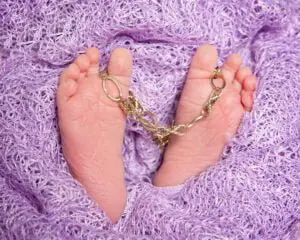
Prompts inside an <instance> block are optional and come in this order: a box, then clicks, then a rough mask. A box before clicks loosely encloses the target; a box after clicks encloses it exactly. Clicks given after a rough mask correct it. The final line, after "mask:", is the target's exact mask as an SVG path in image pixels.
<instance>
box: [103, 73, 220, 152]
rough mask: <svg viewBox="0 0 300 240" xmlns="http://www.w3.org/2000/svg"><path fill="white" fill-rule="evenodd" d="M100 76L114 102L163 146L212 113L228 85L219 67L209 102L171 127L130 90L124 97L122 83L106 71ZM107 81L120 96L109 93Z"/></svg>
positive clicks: (212, 78) (212, 79)
mask: <svg viewBox="0 0 300 240" xmlns="http://www.w3.org/2000/svg"><path fill="white" fill-rule="evenodd" d="M99 76H100V78H101V79H102V80H103V81H102V87H103V91H104V92H105V94H106V95H107V97H108V98H109V99H111V100H112V101H114V102H118V104H119V107H120V108H121V109H122V110H123V111H124V113H125V114H127V115H128V116H129V117H132V118H133V119H135V120H136V121H137V122H139V123H140V124H141V125H142V126H143V127H144V128H145V129H146V130H148V131H150V132H151V133H152V138H153V141H154V142H155V143H157V144H158V145H160V146H161V147H163V146H165V145H166V144H168V142H169V137H170V135H172V134H173V135H177V136H183V135H184V134H185V132H186V130H187V129H189V128H191V127H193V126H194V125H195V124H196V123H198V122H199V121H201V120H203V119H204V118H206V117H207V116H208V115H209V114H210V112H211V110H212V107H213V105H214V104H215V103H216V102H217V101H218V100H219V98H220V95H221V93H222V90H223V89H224V88H225V86H226V81H225V79H224V76H223V74H222V72H221V69H220V68H219V67H217V68H216V69H215V70H214V71H213V75H212V77H211V78H210V80H211V85H212V88H213V90H212V92H211V95H210V97H209V99H208V101H207V103H206V104H205V105H204V106H203V108H202V110H201V112H200V114H199V115H198V116H197V117H196V118H194V119H193V120H192V121H191V122H190V123H187V124H175V123H174V122H173V123H172V125H171V126H170V127H163V126H159V123H158V119H157V117H156V116H155V115H154V114H153V113H152V112H150V111H147V110H145V109H144V108H143V106H142V105H141V103H140V102H139V101H138V100H137V99H136V97H135V96H134V95H133V93H132V92H131V91H129V95H128V97H127V98H123V96H122V91H121V87H120V84H119V82H118V81H117V80H116V79H114V78H112V77H110V76H109V75H108V74H107V73H106V72H100V73H99ZM218 78H221V79H222V80H223V85H222V86H221V87H218V86H217V85H216V84H215V80H216V79H218ZM107 81H111V82H112V83H113V84H114V85H115V86H116V88H117V89H118V91H119V96H118V97H114V96H112V95H110V94H109V93H108V91H107V88H106V84H107Z"/></svg>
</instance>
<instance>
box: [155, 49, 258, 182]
mask: <svg viewBox="0 0 300 240" xmlns="http://www.w3.org/2000/svg"><path fill="white" fill-rule="evenodd" d="M241 62H242V61H241V58H240V56H239V55H231V56H230V57H228V59H227V60H226V62H225V63H224V66H223V67H222V68H221V69H222V73H223V76H224V78H225V80H226V87H225V89H224V90H223V92H222V95H221V98H220V99H219V101H218V102H217V103H216V104H215V106H214V107H213V109H212V112H211V113H210V115H209V116H208V117H207V118H206V119H204V120H202V121H200V122H198V123H197V124H196V125H195V126H193V127H192V128H191V129H189V130H188V131H187V132H186V134H185V135H184V136H174V135H173V136H172V137H171V139H170V140H171V141H170V143H169V144H168V146H167V148H166V151H165V154H164V161H163V163H162V165H161V167H160V169H159V170H158V172H157V173H156V175H155V177H154V180H153V182H154V184H155V185H158V186H170V185H177V184H181V183H183V182H184V181H185V180H186V179H188V178H189V177H191V176H194V175H197V174H199V173H200V172H202V171H203V170H205V169H207V168H208V167H209V166H211V165H213V164H215V163H216V162H217V161H218V160H219V158H220V156H221V154H222V151H223V148H224V146H225V144H226V143H227V141H228V140H229V138H230V137H231V136H233V135H234V134H235V133H236V131H237V129H238V126H239V123H240V121H241V118H242V116H243V113H244V112H245V111H250V110H251V109H252V105H253V92H254V90H255V88H256V78H255V77H254V76H253V75H252V73H251V70H250V69H248V68H241V67H240V65H241ZM216 63H217V50H216V49H215V48H214V47H213V46H211V45H203V46H201V47H200V48H199V49H198V50H197V52H196V54H195V56H194V57H193V60H192V63H191V66H190V70H189V73H188V77H187V80H186V84H185V87H184V90H183V93H182V96H181V99H180V102H179V105H178V108H177V113H176V123H177V124H180V123H188V122H190V121H191V120H192V119H194V118H195V117H196V116H198V114H199V113H200V110H201V108H202V107H203V105H204V104H205V103H206V101H207V99H208V97H209V95H210V93H211V91H212V87H211V83H210V80H209V78H210V76H211V74H212V71H213V69H214V68H215V67H216Z"/></svg>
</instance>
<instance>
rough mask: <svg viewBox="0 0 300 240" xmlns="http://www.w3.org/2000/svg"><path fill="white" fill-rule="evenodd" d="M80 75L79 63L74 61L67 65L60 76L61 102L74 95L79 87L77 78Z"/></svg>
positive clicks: (59, 92)
mask: <svg viewBox="0 0 300 240" xmlns="http://www.w3.org/2000/svg"><path fill="white" fill-rule="evenodd" d="M79 75H80V70H79V68H78V66H77V64H74V63H72V64H71V65H70V66H69V67H67V68H66V69H65V70H64V71H63V73H62V74H61V76H60V79H59V87H58V90H57V101H58V104H60V103H61V102H62V101H66V100H68V99H69V98H70V97H72V96H73V95H74V93H75V92H76V89H77V80H78V78H79Z"/></svg>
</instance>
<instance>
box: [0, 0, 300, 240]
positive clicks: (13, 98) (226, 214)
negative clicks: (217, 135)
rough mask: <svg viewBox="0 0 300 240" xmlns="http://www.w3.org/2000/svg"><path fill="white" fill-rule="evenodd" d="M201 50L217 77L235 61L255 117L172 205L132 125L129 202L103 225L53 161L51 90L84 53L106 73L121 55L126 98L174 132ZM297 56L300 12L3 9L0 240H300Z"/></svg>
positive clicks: (264, 1) (37, 1)
mask: <svg viewBox="0 0 300 240" xmlns="http://www.w3.org/2000/svg"><path fill="white" fill-rule="evenodd" d="M203 43H210V44H214V45H216V46H217V47H218V50H219V54H220V63H222V61H223V60H224V58H225V57H226V56H228V55H229V54H231V53H234V52H240V53H241V54H242V55H243V57H244V58H245V59H246V63H247V64H248V65H250V66H251V67H252V69H253V70H254V72H255V73H256V75H257V76H258V78H259V85H258V90H257V93H256V103H255V107H254V110H253V112H252V113H247V114H246V115H245V117H244V119H243V122H242V124H241V127H240V129H239V132H238V134H237V136H236V137H235V138H234V139H232V141H231V142H230V143H229V144H228V146H227V147H226V149H225V151H224V154H223V157H222V160H221V161H220V163H218V164H217V165H216V166H214V167H212V168H210V169H208V170H207V171H205V172H203V173H201V174H200V175H199V176H198V177H194V178H191V179H189V180H188V181H187V182H186V183H185V184H184V186H183V187H182V188H181V189H178V190H177V191H176V190H175V191H170V190H168V189H164V188H156V187H154V186H152V185H151V175H152V174H153V172H155V171H156V169H157V167H158V166H159V164H160V161H161V151H160V150H159V149H158V147H157V146H155V145H154V144H153V143H152V142H151V137H150V136H149V134H148V133H147V132H145V131H144V130H143V129H142V128H141V126H139V125H136V124H135V123H134V122H133V121H130V120H128V121H127V129H126V137H125V139H124V148H123V155H124V162H125V167H126V180H127V183H128V190H129V191H130V193H129V198H128V204H127V207H126V210H125V212H124V215H123V216H122V218H121V220H120V221H119V222H118V224H116V225H112V224H111V223H110V221H109V219H108V218H107V217H106V216H105V214H104V213H103V211H102V210H100V209H99V208H97V206H96V205H95V204H94V203H93V202H92V201H91V199H90V198H89V197H88V196H87V194H86V192H85V190H84V188H83V187H82V186H81V185H80V183H79V182H77V181H76V180H74V179H73V178H72V176H71V175H70V173H69V171H68V167H67V164H66V162H65V160H64V157H63V155H62V151H61V146H60V142H59V131H58V126H57V121H56V120H57V118H56V107H55V106H56V103H55V93H56V89H57V82H58V76H59V74H60V73H61V71H62V70H63V69H64V68H65V67H66V66H67V65H68V64H69V63H70V62H72V60H74V58H75V57H76V56H77V55H78V53H79V52H82V51H84V50H85V49H86V48H87V47H89V46H96V47H98V48H100V49H101V52H102V55H103V56H102V64H104V65H105V64H106V63H107V60H108V57H109V54H110V52H111V50H112V49H114V48H116V47H126V48H128V49H130V50H131V51H132V53H133V56H134V72H133V78H132V82H131V88H132V90H133V91H134V92H135V94H136V95H137V96H138V98H139V99H140V100H141V101H142V102H143V104H144V106H145V107H147V108H148V109H149V110H151V111H153V112H155V113H156V114H157V115H158V116H159V118H160V121H161V122H162V123H169V122H170V121H171V120H172V119H173V118H174V113H175V109H176V105H177V103H178V98H179V96H180V93H181V90H182V88H183V85H184V80H185V76H186V73H187V69H188V66H189V63H190V59H191V56H192V54H193V53H194V51H195V49H196V47H198V46H199V45H200V44H203ZM299 46H300V2H299V1H298V0H294V1H280V0H278V1H276V0H253V1H247V0H241V1H237V0H233V1H227V0H225V1H220V0H217V1H207V0H198V1H177V0H176V1H174V0H169V1H167V0H163V1H162V0H149V1H146V0H137V1H128V0H126V1H125V0H124V1H121V0H110V1H108V0H107V1H106V0H100V1H95V0H90V1H87V0H65V1H60V0H53V1H46V0H24V1H15V0H2V1H0V49H1V68H0V93H1V95H0V239H9V240H10V239H30V240H36V239H73V240H76V239H206V240H208V239H265V240H267V239H300V223H299V221H300V156H299V155H300V152H299V147H300V134H299V132H300V117H299V115H300V104H299V103H300V77H299V76H300V48H299ZM99 174H100V173H99Z"/></svg>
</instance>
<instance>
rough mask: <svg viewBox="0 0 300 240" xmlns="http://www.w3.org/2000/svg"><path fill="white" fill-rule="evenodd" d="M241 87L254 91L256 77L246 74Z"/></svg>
mask: <svg viewBox="0 0 300 240" xmlns="http://www.w3.org/2000/svg"><path fill="white" fill-rule="evenodd" d="M243 88H244V89H245V90H246V91H255V89H256V77H255V76H254V75H250V76H247V77H246V78H245V80H244V82H243Z"/></svg>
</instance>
